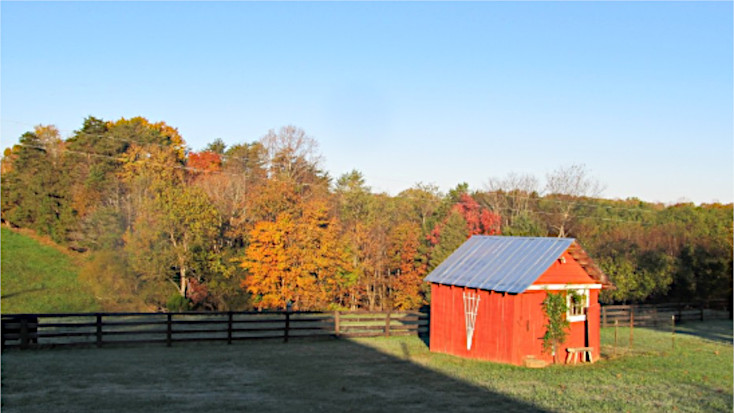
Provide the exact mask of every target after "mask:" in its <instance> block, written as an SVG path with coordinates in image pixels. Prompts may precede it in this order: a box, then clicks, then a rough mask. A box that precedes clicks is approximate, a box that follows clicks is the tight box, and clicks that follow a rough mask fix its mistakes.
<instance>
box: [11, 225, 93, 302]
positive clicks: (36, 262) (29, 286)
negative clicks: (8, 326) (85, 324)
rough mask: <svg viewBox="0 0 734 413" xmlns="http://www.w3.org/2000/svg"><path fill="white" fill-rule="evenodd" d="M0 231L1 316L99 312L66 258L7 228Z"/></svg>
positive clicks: (75, 268)
mask: <svg viewBox="0 0 734 413" xmlns="http://www.w3.org/2000/svg"><path fill="white" fill-rule="evenodd" d="M1 231H2V234H1V236H2V238H1V240H2V242H1V243H0V245H1V247H2V251H1V252H0V254H1V255H2V313H3V314H10V313H63V312H69V313H72V312H89V311H96V310H98V308H99V306H98V305H97V302H96V300H95V298H94V296H92V294H91V293H90V292H89V291H88V290H87V288H86V287H85V286H84V285H82V284H81V283H80V282H79V280H78V265H76V264H75V263H74V262H73V261H72V259H71V258H70V257H69V256H68V255H66V254H64V253H62V252H60V251H58V250H57V249H55V248H53V247H51V246H49V245H42V244H41V243H39V242H38V241H36V240H34V239H32V238H30V237H27V236H25V235H22V234H19V233H16V232H14V231H11V230H9V229H7V228H2V229H1Z"/></svg>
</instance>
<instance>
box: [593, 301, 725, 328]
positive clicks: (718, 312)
mask: <svg viewBox="0 0 734 413" xmlns="http://www.w3.org/2000/svg"><path fill="white" fill-rule="evenodd" d="M672 316H675V321H676V323H683V322H686V321H705V320H726V319H730V318H731V312H730V309H729V308H727V305H726V303H724V302H713V303H706V304H692V303H673V304H640V305H605V306H602V307H601V326H602V327H613V326H614V325H615V322H616V323H617V325H619V326H629V325H634V326H640V327H658V326H668V325H670V320H671V317H672Z"/></svg>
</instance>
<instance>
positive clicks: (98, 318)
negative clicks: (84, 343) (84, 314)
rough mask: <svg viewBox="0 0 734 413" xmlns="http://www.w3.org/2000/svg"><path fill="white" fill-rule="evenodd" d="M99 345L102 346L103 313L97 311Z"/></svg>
mask: <svg viewBox="0 0 734 413" xmlns="http://www.w3.org/2000/svg"><path fill="white" fill-rule="evenodd" d="M97 347H102V314H99V313H97Z"/></svg>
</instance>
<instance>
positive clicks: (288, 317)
mask: <svg viewBox="0 0 734 413" xmlns="http://www.w3.org/2000/svg"><path fill="white" fill-rule="evenodd" d="M290 324H291V312H290V311H287V310H286V312H285V331H284V332H283V342H284V343H287V342H288V330H289V329H290Z"/></svg>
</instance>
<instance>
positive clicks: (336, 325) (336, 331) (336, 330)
mask: <svg viewBox="0 0 734 413" xmlns="http://www.w3.org/2000/svg"><path fill="white" fill-rule="evenodd" d="M339 321H340V320H339V311H334V335H336V336H337V337H339V335H340V332H339V328H340V326H339V324H340V323H339Z"/></svg>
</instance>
